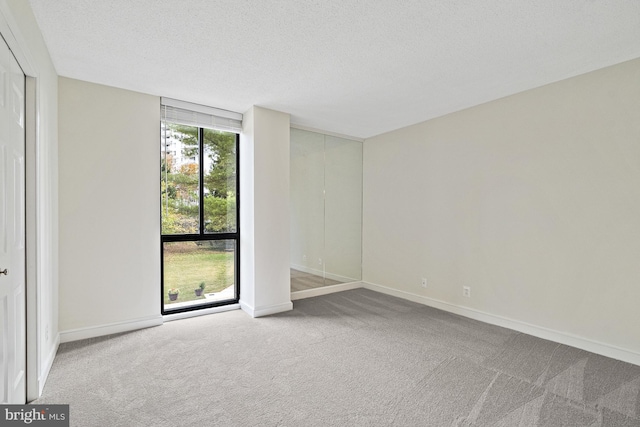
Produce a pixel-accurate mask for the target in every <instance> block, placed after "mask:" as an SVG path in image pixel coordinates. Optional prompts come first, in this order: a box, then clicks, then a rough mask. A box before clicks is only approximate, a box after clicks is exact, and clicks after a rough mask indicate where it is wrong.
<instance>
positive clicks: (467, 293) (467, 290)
mask: <svg viewBox="0 0 640 427" xmlns="http://www.w3.org/2000/svg"><path fill="white" fill-rule="evenodd" d="M462 296H463V297H467V298H471V288H470V287H469V286H463V287H462Z"/></svg>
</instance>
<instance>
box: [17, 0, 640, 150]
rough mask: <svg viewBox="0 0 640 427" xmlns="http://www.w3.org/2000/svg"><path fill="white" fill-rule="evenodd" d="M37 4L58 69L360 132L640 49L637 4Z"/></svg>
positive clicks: (231, 0) (452, 0)
mask: <svg viewBox="0 0 640 427" xmlns="http://www.w3.org/2000/svg"><path fill="white" fill-rule="evenodd" d="M29 1H30V3H31V6H32V8H33V11H34V14H35V16H36V19H37V21H38V24H39V25H40V28H41V30H42V33H43V35H44V38H45V40H46V42H47V46H48V48H49V51H50V52H51V57H52V59H53V63H54V65H55V67H56V70H57V72H58V74H60V75H62V76H67V77H72V78H76V79H81V80H87V81H91V82H96V83H101V84H105V85H110V86H115V87H120V88H125V89H130V90H135V91H139V92H145V93H149V94H154V95H161V96H167V97H171V98H176V99H181V100H185V101H191V102H196V103H200V104H205V105H211V106H214V107H218V108H223V109H227V110H232V111H237V112H241V113H242V112H245V111H246V110H247V109H249V108H250V107H251V106H252V105H258V106H262V107H266V108H271V109H274V110H279V111H284V112H287V113H290V114H291V121H292V123H295V124H298V125H302V126H307V127H312V128H316V129H321V130H325V131H330V132H335V133H341V134H345V135H350V136H354V137H359V138H365V137H369V136H374V135H377V134H380V133H384V132H387V131H390V130H394V129H397V128H400V127H403V126H407V125H410V124H414V123H418V122H421V121H424V120H427V119H430V118H433V117H438V116H442V115H444V114H447V113H450V112H453V111H457V110H461V109H463V108H467V107H471V106H473V105H478V104H481V103H484V102H487V101H490V100H493V99H497V98H500V97H504V96H506V95H510V94H513V93H517V92H521V91H524V90H527V89H530V88H533V87H537V86H541V85H544V84H547V83H551V82H554V81H558V80H562V79H565V78H567V77H571V76H575V75H578V74H582V73H585V72H588V71H591V70H595V69H598V68H602V67H606V66H609V65H613V64H616V63H619V62H623V61H626V60H630V59H634V58H638V57H640V1H638V0H485V1H478V0H370V1H365V0H269V1H266V0H180V1H178V0H135V1H132V0H54V1H52V0H29ZM639 78H640V76H639Z"/></svg>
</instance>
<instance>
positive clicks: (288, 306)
mask: <svg viewBox="0 0 640 427" xmlns="http://www.w3.org/2000/svg"><path fill="white" fill-rule="evenodd" d="M240 308H241V309H242V311H244V312H245V313H247V314H248V315H249V316H251V317H262V316H268V315H270V314H276V313H282V312H284V311H289V310H293V303H292V302H291V301H288V302H284V303H282V304H276V305H269V306H264V307H252V306H250V305H249V304H247V303H246V302H244V301H240Z"/></svg>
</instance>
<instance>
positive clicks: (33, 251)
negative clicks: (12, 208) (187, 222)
mask: <svg viewBox="0 0 640 427" xmlns="http://www.w3.org/2000/svg"><path fill="white" fill-rule="evenodd" d="M0 35H2V37H3V38H4V40H5V42H6V43H7V45H8V46H9V49H10V50H11V52H12V53H13V55H14V57H15V58H16V60H17V61H18V65H20V68H22V72H23V73H24V75H25V193H26V194H25V203H26V221H25V232H26V236H25V242H26V260H25V261H26V262H25V265H26V284H25V294H26V355H27V360H26V396H25V403H26V402H29V401H31V400H34V399H36V398H38V397H39V396H40V385H41V384H40V378H39V375H38V371H39V369H38V365H39V360H40V359H41V357H40V354H41V350H42V349H40V346H39V342H40V339H39V337H40V333H41V331H39V330H38V319H39V318H40V308H39V305H38V299H37V295H38V264H37V248H38V241H39V239H38V233H37V231H38V230H37V216H38V186H37V160H38V153H39V150H38V145H39V139H38V84H39V79H38V71H37V67H36V66H35V62H34V61H33V58H32V56H31V54H30V52H29V49H28V47H27V46H28V45H27V43H26V41H25V38H24V37H23V36H22V33H21V31H20V28H19V26H18V24H17V22H16V21H15V20H14V19H13V16H12V14H11V12H10V10H8V6H6V4H5V3H4V2H0Z"/></svg>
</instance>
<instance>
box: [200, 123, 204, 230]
mask: <svg viewBox="0 0 640 427" xmlns="http://www.w3.org/2000/svg"><path fill="white" fill-rule="evenodd" d="M198 146H199V150H198V152H199V157H200V158H199V159H198V161H199V162H200V167H199V168H198V169H199V172H200V175H199V179H200V183H199V184H200V185H199V187H200V188H199V191H200V203H199V205H200V235H201V236H202V235H204V230H205V223H204V129H202V128H198Z"/></svg>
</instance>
